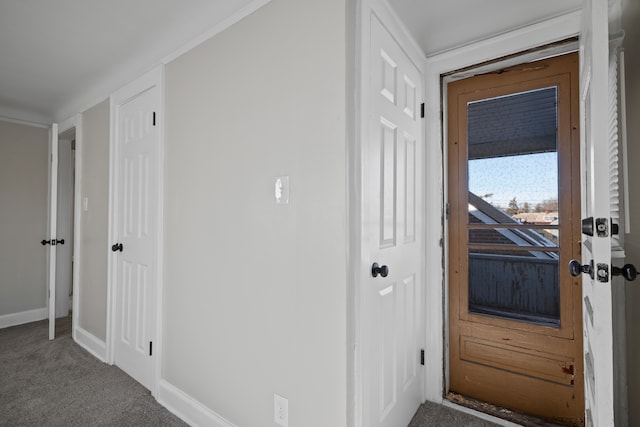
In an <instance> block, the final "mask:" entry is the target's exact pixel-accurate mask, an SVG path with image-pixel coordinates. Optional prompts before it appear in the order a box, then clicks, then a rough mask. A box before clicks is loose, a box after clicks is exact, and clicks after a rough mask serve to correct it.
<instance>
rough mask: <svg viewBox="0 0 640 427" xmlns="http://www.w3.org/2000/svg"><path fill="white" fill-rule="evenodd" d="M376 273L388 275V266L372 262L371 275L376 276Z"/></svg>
mask: <svg viewBox="0 0 640 427" xmlns="http://www.w3.org/2000/svg"><path fill="white" fill-rule="evenodd" d="M378 274H379V275H381V276H382V277H387V275H389V267H387V266H386V265H378V263H377V262H374V263H373V265H372V266H371V275H372V276H373V277H378Z"/></svg>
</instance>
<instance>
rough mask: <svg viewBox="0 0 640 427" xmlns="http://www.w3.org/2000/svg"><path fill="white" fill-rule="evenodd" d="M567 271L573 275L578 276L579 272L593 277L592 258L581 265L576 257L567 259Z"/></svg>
mask: <svg viewBox="0 0 640 427" xmlns="http://www.w3.org/2000/svg"><path fill="white" fill-rule="evenodd" d="M569 273H570V274H571V275H572V276H573V277H578V276H579V275H580V274H582V273H586V274H588V275H589V276H591V278H592V279H593V260H591V262H590V263H589V265H582V264H580V261H578V260H577V259H572V260H571V261H569Z"/></svg>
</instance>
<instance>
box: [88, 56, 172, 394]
mask: <svg viewBox="0 0 640 427" xmlns="http://www.w3.org/2000/svg"><path fill="white" fill-rule="evenodd" d="M154 86H156V87H158V88H159V90H160V105H159V106H158V112H157V113H158V114H157V117H158V120H159V126H158V133H159V135H158V139H159V141H158V142H159V146H158V165H157V167H158V173H157V176H156V180H157V185H158V212H157V215H158V227H157V230H156V239H157V240H156V241H157V242H158V244H157V248H156V257H157V258H156V259H157V265H156V266H155V267H156V277H157V293H156V331H155V337H153V339H152V341H153V342H154V343H155V345H154V357H153V359H151V360H152V363H154V364H155V366H154V372H155V375H154V381H153V386H152V387H151V390H150V391H151V394H152V395H153V396H154V397H157V395H158V386H159V384H160V379H161V366H162V336H163V333H162V332H163V330H162V329H163V328H162V326H163V322H162V319H163V307H162V300H163V279H164V269H163V265H164V259H163V254H164V233H163V224H164V220H163V218H164V176H165V173H164V163H165V162H164V152H165V143H164V111H165V108H164V104H165V101H164V100H165V90H164V87H165V85H164V65H160V66H158V67H156V68H154V69H152V70H151V71H149V72H147V73H146V74H144V75H142V76H140V77H138V78H137V79H136V80H134V81H132V82H131V83H129V84H127V85H125V86H124V87H122V88H121V89H119V90H117V91H116V92H114V93H113V94H112V95H111V96H110V97H109V112H110V114H109V216H108V224H109V226H108V232H107V236H108V242H109V245H111V243H113V242H115V241H116V240H115V239H116V238H117V234H118V223H117V213H118V208H119V204H118V200H119V199H118V197H119V193H118V180H119V175H118V174H119V173H120V171H119V170H118V166H117V162H118V156H119V150H118V146H119V141H118V130H119V127H118V117H119V114H118V112H119V109H120V106H121V105H122V104H124V103H125V102H127V101H128V100H130V99H131V98H133V97H135V96H137V95H140V94H141V93H143V92H145V91H146V90H148V89H150V88H152V87H154ZM76 155H77V153H76ZM109 249H110V247H109ZM116 268H117V262H116V260H115V259H114V256H113V252H112V251H111V250H108V252H107V322H106V323H107V331H106V340H105V344H106V362H107V363H108V364H110V365H114V364H115V362H116V334H115V328H116V316H117V314H118V311H117V308H118V307H117V301H118V299H117V293H118V283H117V277H118V276H117V271H116Z"/></svg>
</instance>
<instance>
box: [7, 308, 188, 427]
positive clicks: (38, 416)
mask: <svg viewBox="0 0 640 427" xmlns="http://www.w3.org/2000/svg"><path fill="white" fill-rule="evenodd" d="M56 323H57V324H58V323H59V326H60V327H57V328H56V329H57V330H58V331H59V332H60V334H56V335H57V336H58V338H56V339H55V340H54V341H48V340H47V332H48V329H47V328H48V326H47V325H48V323H47V321H46V320H45V321H41V322H34V323H29V324H26V325H20V326H14V327H11V328H6V329H0V426H11V427H14V426H16V427H17V426H38V427H41V426H65V427H71V426H83V427H85V426H137V427H140V426H186V424H185V423H183V422H182V421H181V420H180V419H179V418H178V417H176V416H175V415H173V414H172V413H170V412H169V411H167V410H166V409H165V408H164V407H162V406H160V404H159V403H158V402H156V400H155V399H154V398H153V397H152V396H151V394H150V393H149V391H147V389H145V388H144V387H143V386H141V385H140V384H138V383H137V382H136V381H134V380H133V379H131V377H129V376H128V375H127V374H125V373H124V372H122V371H121V370H120V369H118V368H116V367H115V366H109V365H106V364H104V363H102V362H100V361H99V360H97V359H96V358H95V357H93V356H92V355H91V354H89V353H87V352H86V351H85V350H84V349H82V348H81V347H80V346H78V345H77V344H76V343H75V342H73V339H72V338H71V336H70V333H69V328H68V325H69V324H70V322H69V321H65V320H62V321H60V322H56ZM65 324H66V325H65ZM65 329H66V330H65Z"/></svg>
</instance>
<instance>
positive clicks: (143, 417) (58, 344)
mask: <svg viewBox="0 0 640 427" xmlns="http://www.w3.org/2000/svg"><path fill="white" fill-rule="evenodd" d="M70 331H71V319H70V318H67V319H58V320H57V321H56V337H57V338H56V339H55V340H54V341H49V340H47V333H48V323H47V321H46V320H44V321H41V322H34V323H29V324H26V325H20V326H14V327H11V328H6V329H0V426H11V427H18V426H38V427H43V426H47V427H48V426H61V427H62V426H64V427H73V426H82V427H89V426H136V427H144V426H154V427H156V426H186V424H185V423H184V422H182V421H181V420H180V419H179V418H177V417H176V416H175V415H173V414H171V413H170V412H169V411H167V410H166V409H165V408H164V407H162V406H161V405H160V404H159V403H158V402H156V400H155V399H154V398H153V397H152V396H151V394H150V393H149V391H148V390H147V389H145V388H144V387H143V386H142V385H140V384H139V383H137V382H136V381H134V380H133V379H132V378H131V377H129V376H128V375H127V374H125V373H124V372H122V371H121V370H120V369H118V368H117V367H115V366H109V365H106V364H104V363H102V362H100V361H99V360H97V359H96V358H95V357H93V356H92V355H91V354H89V353H87V352H86V351H85V350H84V349H82V348H81V347H80V346H78V345H77V344H76V343H75V342H74V341H73V339H72V338H71V333H70ZM269 425H272V424H269ZM273 425H275V424H273ZM431 426H455V427H458V426H463V427H464V426H466V427H490V426H495V424H493V423H490V422H487V421H483V420H481V419H478V418H475V417H473V416H471V415H468V414H464V413H461V412H458V411H456V410H454V409H451V408H447V407H444V406H441V405H436V404H433V403H425V404H424V405H422V406H421V407H420V410H419V411H418V412H417V413H416V415H415V416H414V418H413V420H412V421H411V424H410V425H409V427H431ZM247 427H249V426H247ZM299 427H304V426H299Z"/></svg>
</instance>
